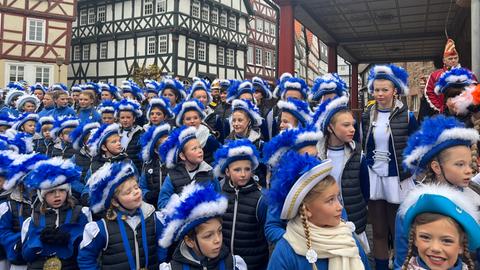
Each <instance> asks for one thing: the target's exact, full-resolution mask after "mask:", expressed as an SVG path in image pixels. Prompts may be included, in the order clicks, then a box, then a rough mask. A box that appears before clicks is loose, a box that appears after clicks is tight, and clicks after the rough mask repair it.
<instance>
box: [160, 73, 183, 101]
mask: <svg viewBox="0 0 480 270" xmlns="http://www.w3.org/2000/svg"><path fill="white" fill-rule="evenodd" d="M159 89H160V92H159V95H163V91H165V89H171V90H173V91H174V92H175V94H176V95H177V103H180V102H181V101H182V100H184V99H186V98H187V93H186V92H185V87H184V86H183V83H182V82H180V81H179V80H177V79H175V78H172V77H171V76H165V77H164V78H163V80H162V81H161V82H160V88H159Z"/></svg>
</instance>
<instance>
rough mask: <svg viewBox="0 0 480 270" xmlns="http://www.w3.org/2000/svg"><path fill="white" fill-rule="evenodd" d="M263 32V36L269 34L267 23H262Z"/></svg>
mask: <svg viewBox="0 0 480 270" xmlns="http://www.w3.org/2000/svg"><path fill="white" fill-rule="evenodd" d="M263 31H264V33H265V34H270V23H269V22H268V21H266V20H265V21H263Z"/></svg>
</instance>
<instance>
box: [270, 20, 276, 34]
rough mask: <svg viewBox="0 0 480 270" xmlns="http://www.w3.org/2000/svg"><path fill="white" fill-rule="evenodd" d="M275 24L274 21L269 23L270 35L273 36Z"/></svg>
mask: <svg viewBox="0 0 480 270" xmlns="http://www.w3.org/2000/svg"><path fill="white" fill-rule="evenodd" d="M275 31H276V26H275V24H274V23H270V35H272V36H275Z"/></svg>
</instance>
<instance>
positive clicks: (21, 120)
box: [12, 113, 38, 131]
mask: <svg viewBox="0 0 480 270" xmlns="http://www.w3.org/2000/svg"><path fill="white" fill-rule="evenodd" d="M28 121H34V122H35V124H36V123H37V122H38V114H36V113H22V114H20V115H19V116H18V117H17V118H16V119H15V123H14V124H13V125H12V129H14V130H17V131H21V128H22V126H23V124H25V123H27V122H28Z"/></svg>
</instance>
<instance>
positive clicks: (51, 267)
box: [43, 257, 62, 270]
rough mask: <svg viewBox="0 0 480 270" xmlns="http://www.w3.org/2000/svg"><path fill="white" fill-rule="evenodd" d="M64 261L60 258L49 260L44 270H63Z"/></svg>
mask: <svg viewBox="0 0 480 270" xmlns="http://www.w3.org/2000/svg"><path fill="white" fill-rule="evenodd" d="M61 269H62V261H60V259H59V258H58V257H52V258H49V259H48V260H47V261H46V262H45V264H44V265H43V270H61Z"/></svg>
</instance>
